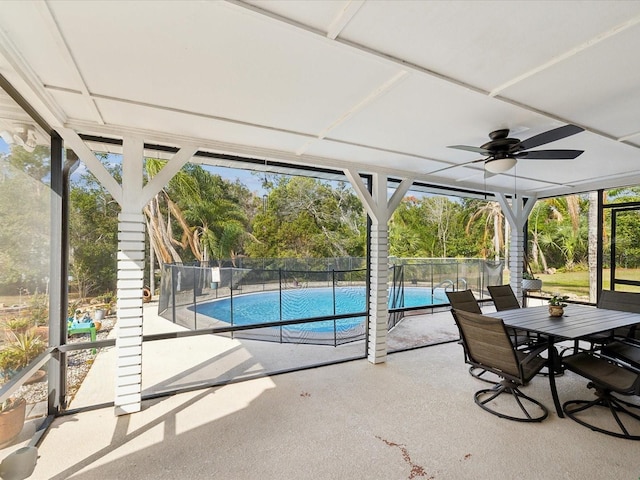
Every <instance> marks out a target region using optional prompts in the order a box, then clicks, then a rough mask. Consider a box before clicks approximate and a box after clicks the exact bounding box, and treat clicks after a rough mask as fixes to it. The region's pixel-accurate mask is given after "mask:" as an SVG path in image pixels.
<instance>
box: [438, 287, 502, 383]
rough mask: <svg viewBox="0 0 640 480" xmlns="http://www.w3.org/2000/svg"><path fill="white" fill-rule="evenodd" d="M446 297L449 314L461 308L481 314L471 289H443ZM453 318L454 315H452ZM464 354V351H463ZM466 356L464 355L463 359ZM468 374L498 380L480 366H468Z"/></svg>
mask: <svg viewBox="0 0 640 480" xmlns="http://www.w3.org/2000/svg"><path fill="white" fill-rule="evenodd" d="M445 294H446V295H447V298H448V299H449V303H450V304H451V314H453V310H461V311H464V312H471V313H477V314H481V313H482V310H481V309H480V305H478V301H477V300H476V297H475V295H474V294H473V292H472V291H471V290H461V291H459V292H447V291H445ZM454 319H455V316H454ZM460 339H461V341H462V334H460ZM465 355H466V353H465ZM466 360H467V358H466V357H465V361H466ZM469 374H470V375H471V376H472V377H474V378H477V379H478V380H482V381H483V382H487V383H493V384H495V383H497V382H499V381H500V379H499V378H495V377H493V378H492V376H491V375H488V372H487V371H486V370H484V369H482V368H476V367H474V366H471V367H469Z"/></svg>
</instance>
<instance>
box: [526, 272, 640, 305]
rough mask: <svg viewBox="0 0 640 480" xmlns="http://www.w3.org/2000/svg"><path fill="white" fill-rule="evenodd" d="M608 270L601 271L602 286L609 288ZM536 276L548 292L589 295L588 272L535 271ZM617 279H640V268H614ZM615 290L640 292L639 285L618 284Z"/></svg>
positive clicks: (586, 296)
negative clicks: (547, 273)
mask: <svg viewBox="0 0 640 480" xmlns="http://www.w3.org/2000/svg"><path fill="white" fill-rule="evenodd" d="M609 275H610V270H604V271H603V279H602V283H603V285H602V288H603V289H605V290H609V285H610V283H609ZM535 276H536V277H537V278H539V279H540V280H542V291H543V292H548V293H554V292H561V293H567V294H574V295H578V296H580V297H585V298H588V297H589V272H558V273H554V274H552V275H546V274H543V273H539V274H538V273H537V274H536V275H535ZM616 276H617V277H618V278H619V279H625V280H638V281H640V269H623V268H619V269H616ZM617 290H624V291H626V292H640V287H632V286H627V285H619V286H618V288H617Z"/></svg>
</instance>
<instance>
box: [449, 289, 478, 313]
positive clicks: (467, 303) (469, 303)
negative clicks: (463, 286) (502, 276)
mask: <svg viewBox="0 0 640 480" xmlns="http://www.w3.org/2000/svg"><path fill="white" fill-rule="evenodd" d="M445 293H446V295H447V298H448V299H449V303H450V304H451V308H453V309H455V310H463V311H465V312H471V313H482V310H481V309H480V305H478V301H477V300H476V297H475V295H474V294H473V292H472V291H471V290H461V291H459V292H445Z"/></svg>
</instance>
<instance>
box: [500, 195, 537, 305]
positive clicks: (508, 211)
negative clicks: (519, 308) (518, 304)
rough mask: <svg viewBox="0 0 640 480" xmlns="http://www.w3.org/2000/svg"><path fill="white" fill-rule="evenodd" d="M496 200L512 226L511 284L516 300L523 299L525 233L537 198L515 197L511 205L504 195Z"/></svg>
mask: <svg viewBox="0 0 640 480" xmlns="http://www.w3.org/2000/svg"><path fill="white" fill-rule="evenodd" d="M496 198H497V200H498V202H499V203H500V207H501V208H502V213H503V214H504V217H505V218H506V219H507V221H508V222H509V225H510V226H511V239H510V244H509V284H510V285H511V289H512V290H513V293H514V294H515V295H516V298H518V299H521V298H522V273H523V266H524V250H525V244H524V241H525V232H524V227H525V225H526V224H527V219H528V218H529V214H530V213H531V210H532V209H533V206H534V205H535V203H536V200H537V198H536V197H535V196H534V197H529V198H528V199H527V202H526V203H524V199H523V198H521V197H514V198H513V200H512V202H511V204H509V201H508V200H507V197H506V196H505V195H503V194H501V193H500V194H497V195H496Z"/></svg>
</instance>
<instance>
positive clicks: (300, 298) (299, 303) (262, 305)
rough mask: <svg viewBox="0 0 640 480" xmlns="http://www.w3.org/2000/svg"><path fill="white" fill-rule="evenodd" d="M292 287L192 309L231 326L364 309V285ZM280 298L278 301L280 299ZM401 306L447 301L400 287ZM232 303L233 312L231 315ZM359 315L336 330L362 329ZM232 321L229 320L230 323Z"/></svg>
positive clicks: (316, 325) (329, 324) (320, 328)
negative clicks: (402, 301) (402, 303)
mask: <svg viewBox="0 0 640 480" xmlns="http://www.w3.org/2000/svg"><path fill="white" fill-rule="evenodd" d="M333 298H334V290H333V289H332V288H330V287H326V288H296V289H290V290H283V291H282V297H281V294H280V292H279V291H274V292H260V293H251V294H244V295H237V296H234V297H233V299H231V298H224V299H221V300H214V301H212V302H207V303H202V304H199V305H197V307H196V312H197V313H199V314H201V315H206V316H208V317H211V318H215V319H217V320H221V321H223V322H226V323H233V325H252V324H256V323H266V322H278V321H281V320H295V319H299V318H313V317H324V316H329V315H341V314H349V313H354V314H355V313H361V312H364V311H365V310H366V290H365V288H364V287H339V288H336V289H335V304H334V301H333ZM281 300H282V301H281ZM404 300H405V302H404V303H405V307H418V306H430V305H437V304H444V303H448V300H447V298H446V295H445V293H444V291H443V290H441V289H439V290H436V292H435V294H434V296H433V299H432V296H431V289H430V288H420V287H410V288H405V290H404ZM232 305H233V315H232ZM364 318H365V317H363V316H359V317H353V318H347V319H340V320H336V322H335V328H336V330H337V331H338V332H346V331H348V330H352V329H354V328H360V327H362V329H364ZM232 320H233V322H232ZM283 328H286V329H287V330H288V331H289V332H294V331H301V332H333V330H334V321H333V320H326V321H321V322H313V323H305V324H299V325H288V326H286V327H283Z"/></svg>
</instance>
